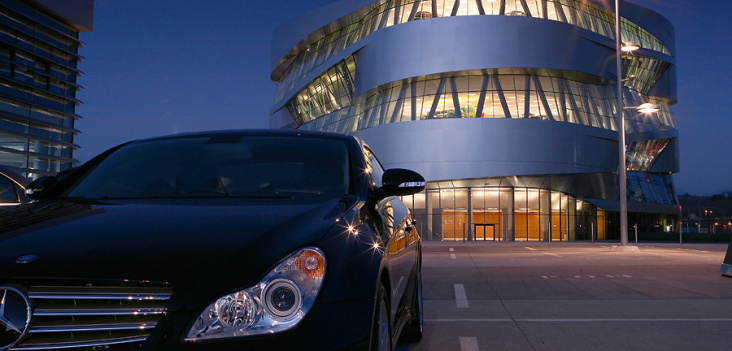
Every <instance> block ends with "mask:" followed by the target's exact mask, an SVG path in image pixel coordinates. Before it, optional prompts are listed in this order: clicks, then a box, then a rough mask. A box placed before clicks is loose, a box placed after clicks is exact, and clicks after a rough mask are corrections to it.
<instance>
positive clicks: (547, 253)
mask: <svg viewBox="0 0 732 351" xmlns="http://www.w3.org/2000/svg"><path fill="white" fill-rule="evenodd" d="M544 254H545V255H550V256H554V257H562V256H559V255H557V254H553V253H551V252H545V253H544Z"/></svg>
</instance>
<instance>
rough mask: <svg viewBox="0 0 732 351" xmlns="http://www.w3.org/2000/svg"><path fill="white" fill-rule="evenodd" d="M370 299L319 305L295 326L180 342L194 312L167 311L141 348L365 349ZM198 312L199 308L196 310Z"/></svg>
mask: <svg viewBox="0 0 732 351" xmlns="http://www.w3.org/2000/svg"><path fill="white" fill-rule="evenodd" d="M373 305H374V301H373V299H360V300H353V301H347V302H340V303H333V304H325V305H323V304H318V303H316V304H315V306H313V309H312V310H311V311H310V312H309V313H308V315H307V316H306V317H305V319H304V320H303V321H302V323H300V325H298V326H297V327H295V328H294V329H291V330H288V331H285V332H282V333H277V334H272V335H267V336H255V337H241V338H231V339H221V340H209V341H201V342H183V341H182V339H183V336H184V334H185V332H186V331H187V328H188V325H189V323H190V322H191V321H192V320H193V318H194V314H193V313H170V314H168V315H167V316H166V317H164V318H163V319H162V320H160V322H159V323H158V325H157V327H156V328H155V331H154V332H153V334H152V335H150V337H149V338H148V339H147V340H146V341H145V343H144V344H143V348H142V349H143V350H192V351H193V350H222V351H225V350H319V351H321V350H365V349H368V347H369V335H370V331H371V324H372V321H371V319H372V315H373ZM196 313H199V311H196Z"/></svg>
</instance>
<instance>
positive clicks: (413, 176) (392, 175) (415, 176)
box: [381, 168, 427, 197]
mask: <svg viewBox="0 0 732 351" xmlns="http://www.w3.org/2000/svg"><path fill="white" fill-rule="evenodd" d="M381 179H382V186H381V195H382V196H384V197H386V196H404V195H412V194H416V193H418V192H420V191H422V190H424V188H425V186H427V182H426V181H425V180H424V177H422V175H420V174H419V173H417V172H414V171H410V170H408V169H401V168H392V169H388V170H386V172H384V175H383V176H382V178H381Z"/></svg>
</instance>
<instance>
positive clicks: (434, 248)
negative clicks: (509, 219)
mask: <svg viewBox="0 0 732 351" xmlns="http://www.w3.org/2000/svg"><path fill="white" fill-rule="evenodd" d="M611 245H613V244H608V243H606V244H601V243H596V244H589V243H463V242H425V243H424V246H423V289H424V299H425V300H424V308H425V312H424V318H425V328H424V329H425V334H424V337H423V339H422V341H421V342H420V343H418V344H400V345H399V346H398V348H397V350H400V351H405V350H441V351H442V350H445V351H449V350H460V351H468V350H469V351H476V350H729V349H731V348H732V279H730V278H726V277H723V276H721V275H720V274H719V268H720V265H721V263H722V261H723V259H724V254H725V251H726V248H727V244H683V245H679V244H647V245H643V244H641V246H640V249H639V250H638V251H617V250H612V249H611Z"/></svg>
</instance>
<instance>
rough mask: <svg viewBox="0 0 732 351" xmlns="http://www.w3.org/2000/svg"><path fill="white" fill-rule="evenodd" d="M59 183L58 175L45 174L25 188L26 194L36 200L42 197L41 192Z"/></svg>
mask: <svg viewBox="0 0 732 351" xmlns="http://www.w3.org/2000/svg"><path fill="white" fill-rule="evenodd" d="M56 183H57V180H56V177H54V176H43V177H40V178H38V179H36V180H34V181H32V182H31V183H30V184H28V187H27V188H26V189H25V196H27V197H28V198H30V199H32V200H35V199H38V198H40V197H41V194H43V192H44V191H45V190H47V189H48V188H50V187H52V186H53V185H54V184H56Z"/></svg>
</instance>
